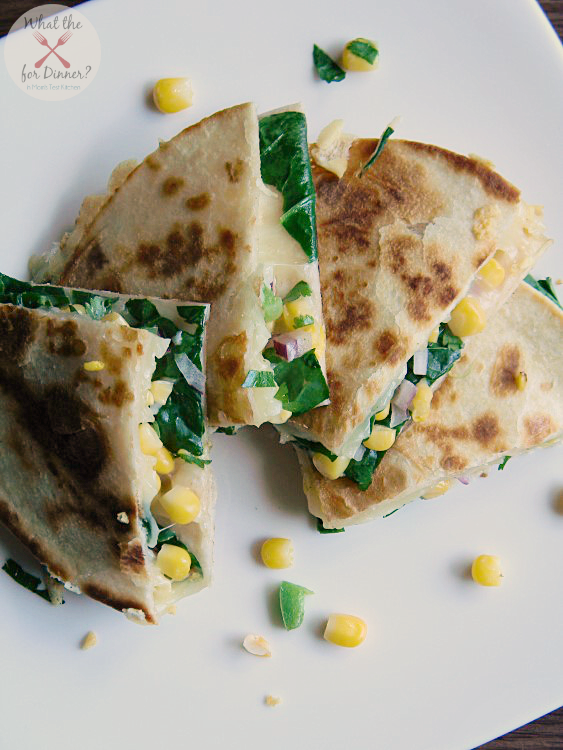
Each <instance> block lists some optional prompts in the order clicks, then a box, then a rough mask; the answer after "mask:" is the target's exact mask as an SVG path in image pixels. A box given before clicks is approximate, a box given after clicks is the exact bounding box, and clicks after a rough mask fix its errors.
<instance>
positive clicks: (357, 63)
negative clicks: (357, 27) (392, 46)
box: [342, 39, 379, 73]
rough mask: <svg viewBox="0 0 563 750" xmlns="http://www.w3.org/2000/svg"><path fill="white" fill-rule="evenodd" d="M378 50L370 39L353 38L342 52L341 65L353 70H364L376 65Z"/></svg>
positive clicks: (371, 68)
mask: <svg viewBox="0 0 563 750" xmlns="http://www.w3.org/2000/svg"><path fill="white" fill-rule="evenodd" d="M378 57H379V56H378V50H377V45H376V44H375V42H372V41H371V40H370V39H354V40H353V41H351V42H348V44H347V45H346V47H344V51H343V53H342V67H343V68H344V69H345V70H350V71H354V72H362V73H363V72H366V71H368V70H373V69H374V68H376V67H377V64H378V62H379V60H378Z"/></svg>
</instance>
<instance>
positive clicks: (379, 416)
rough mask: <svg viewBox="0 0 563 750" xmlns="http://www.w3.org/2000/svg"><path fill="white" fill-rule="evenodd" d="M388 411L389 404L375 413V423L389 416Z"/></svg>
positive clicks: (389, 408)
mask: <svg viewBox="0 0 563 750" xmlns="http://www.w3.org/2000/svg"><path fill="white" fill-rule="evenodd" d="M390 411H391V402H389V403H388V404H387V406H386V407H385V408H384V409H382V410H381V411H378V412H377V414H376V415H375V421H376V422H381V420H382V419H386V418H387V417H388V416H389V412H390Z"/></svg>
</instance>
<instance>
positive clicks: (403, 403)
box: [391, 380, 416, 411]
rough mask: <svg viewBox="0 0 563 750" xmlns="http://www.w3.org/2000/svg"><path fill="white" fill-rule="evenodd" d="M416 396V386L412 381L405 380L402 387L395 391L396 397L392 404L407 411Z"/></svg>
mask: <svg viewBox="0 0 563 750" xmlns="http://www.w3.org/2000/svg"><path fill="white" fill-rule="evenodd" d="M415 395H416V385H415V384H414V383H411V382H410V380H403V382H402V383H401V385H400V386H399V387H398V388H397V390H396V391H395V395H394V396H393V398H392V400H391V404H394V405H395V406H396V407H397V408H398V409H402V410H403V411H406V410H407V409H408V408H409V406H410V405H411V402H412V400H413V398H414V397H415Z"/></svg>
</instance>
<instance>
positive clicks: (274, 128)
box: [32, 104, 328, 427]
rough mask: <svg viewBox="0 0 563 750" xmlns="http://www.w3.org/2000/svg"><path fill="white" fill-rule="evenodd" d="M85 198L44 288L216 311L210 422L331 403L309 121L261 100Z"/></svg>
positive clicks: (225, 114) (185, 136)
mask: <svg viewBox="0 0 563 750" xmlns="http://www.w3.org/2000/svg"><path fill="white" fill-rule="evenodd" d="M133 164H134V163H131V162H126V163H124V164H123V165H121V166H119V167H118V168H117V169H116V171H114V174H113V175H112V177H111V179H110V182H109V185H108V193H107V194H106V195H104V196H94V197H90V198H87V199H86V200H85V202H84V204H83V207H82V209H81V212H80V215H79V217H78V220H77V222H76V226H75V229H74V231H73V232H72V233H71V234H70V235H67V236H65V237H64V238H63V240H62V242H61V247H60V250H58V251H57V249H56V248H55V249H54V250H53V251H52V252H51V253H50V254H48V255H47V257H43V258H42V259H40V260H39V262H37V261H35V262H34V263H33V265H32V273H33V277H34V279H35V280H42V281H44V280H50V281H52V282H55V283H60V284H64V285H70V286H84V287H88V288H90V289H105V290H109V291H115V292H120V293H127V294H152V295H155V296H159V297H174V298H178V299H191V300H195V301H201V302H210V303H211V305H212V315H211V319H210V321H209V326H208V352H209V355H208V360H207V367H208V379H207V393H208V411H209V419H210V422H211V423H212V424H213V425H214V426H223V427H226V426H230V425H244V424H252V425H260V424H262V423H263V422H267V421H270V422H282V421H284V420H286V419H288V418H289V417H290V416H291V415H292V414H294V415H296V414H302V413H303V412H305V411H308V410H309V409H312V408H313V407H315V406H318V405H319V404H321V403H326V402H327V399H328V386H327V383H326V378H325V374H324V370H325V365H324V362H325V356H324V349H325V335H324V327H323V319H322V305H321V294H320V285H319V272H318V264H317V235H316V223H315V192H314V187H313V181H312V177H311V165H310V162H309V153H308V144H307V125H306V120H305V116H304V114H303V113H302V112H300V111H278V112H274V113H271V114H269V115H265V116H264V117H262V118H261V119H260V120H259V119H258V117H257V115H256V111H255V108H254V106H253V105H252V104H242V105H240V106H237V107H232V108H231V109H227V110H224V111H222V112H218V113H217V114H214V115H212V116H211V117H208V118H207V119H205V120H202V121H201V122H199V123H197V124H196V125H193V126H191V127H189V128H187V129H186V130H183V131H182V132H181V133H179V134H178V135H177V136H176V137H175V138H173V139H172V140H171V141H169V142H167V143H161V144H160V147H159V148H158V149H157V151H155V152H154V153H153V154H151V155H150V156H148V157H147V158H146V159H145V160H144V161H143V162H142V163H141V164H139V165H138V166H133Z"/></svg>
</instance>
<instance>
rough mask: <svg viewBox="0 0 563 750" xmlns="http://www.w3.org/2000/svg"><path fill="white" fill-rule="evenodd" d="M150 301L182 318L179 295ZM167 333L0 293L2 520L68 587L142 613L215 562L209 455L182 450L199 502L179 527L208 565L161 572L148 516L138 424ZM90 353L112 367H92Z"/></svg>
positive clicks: (191, 584)
mask: <svg viewBox="0 0 563 750" xmlns="http://www.w3.org/2000/svg"><path fill="white" fill-rule="evenodd" d="M122 301H124V298H123V299H122ZM153 302H155V303H156V304H157V305H158V308H159V312H161V314H163V315H166V316H167V317H169V318H170V319H172V320H173V321H175V322H177V316H176V304H175V303H173V302H172V301H159V300H153ZM168 344H169V340H168V339H164V338H161V337H160V336H158V335H156V334H154V333H151V332H149V331H147V330H142V329H136V328H132V327H128V326H124V325H120V324H119V323H115V322H104V321H100V320H93V319H92V318H91V317H89V316H87V315H79V314H77V313H73V312H62V311H61V310H59V309H56V308H49V309H44V308H41V309H27V308H24V307H20V306H17V305H14V304H0V413H1V415H2V416H1V418H0V448H1V449H0V521H1V522H2V523H4V524H5V525H6V526H7V527H8V529H10V530H11V531H12V532H13V533H14V534H15V535H16V536H17V537H18V538H19V539H20V540H21V541H22V542H23V543H24V544H25V545H26V546H27V547H28V548H29V549H30V550H31V552H33V554H34V555H35V556H36V557H37V558H38V559H39V561H40V562H41V563H43V564H44V565H45V566H46V567H47V568H48V570H49V572H50V573H51V575H52V576H54V577H55V578H58V579H59V580H61V581H62V582H64V584H65V586H66V587H67V588H70V589H71V590H73V591H76V592H78V593H84V594H86V595H88V596H90V597H92V598H94V599H97V600H98V601H101V602H103V603H104V604H108V605H109V606H111V607H114V608H115V609H117V610H120V611H123V612H124V613H125V614H127V615H128V616H130V617H132V618H133V619H136V620H138V621H141V622H146V623H155V622H157V621H158V618H159V616H160V614H162V613H163V612H165V611H166V609H167V608H168V607H169V606H170V604H171V603H172V602H173V601H175V600H177V599H178V598H180V597H182V596H185V595H187V594H191V593H195V592H196V591H198V590H200V589H201V588H203V587H205V586H207V585H208V584H209V581H210V578H211V566H212V550H213V527H214V504H215V486H214V480H213V474H212V470H211V468H210V467H209V466H207V465H206V466H205V468H204V469H200V468H199V467H197V466H195V465H191V464H186V465H185V467H186V468H185V469H184V467H183V465H182V464H183V463H184V462H183V461H182V460H181V459H176V461H177V462H178V461H179V463H180V466H178V467H177V472H176V474H178V473H180V474H181V473H182V472H187V474H188V475H189V476H182V480H181V483H182V484H186V485H188V486H191V487H192V488H193V489H194V491H196V492H197V494H198V495H199V497H200V500H201V505H202V511H201V513H200V515H199V516H198V518H197V519H196V521H195V522H193V523H192V524H189V525H187V526H181V527H180V526H175V528H174V530H175V531H176V534H177V537H178V538H179V539H181V540H182V541H183V542H184V543H185V544H186V545H187V546H188V548H189V549H190V551H192V552H193V553H194V555H196V557H197V559H198V561H199V562H200V564H201V568H202V571H203V572H202V574H201V575H200V574H196V573H195V572H194V574H193V575H192V574H191V575H190V577H189V578H187V579H186V580H185V581H183V582H180V583H177V584H171V582H170V581H168V580H166V579H165V578H164V576H163V575H162V574H161V573H160V572H159V571H158V569H157V568H156V565H155V563H154V559H155V555H154V553H153V551H152V550H151V549H149V547H148V546H147V541H148V540H147V534H146V531H145V528H144V526H143V524H142V519H143V518H146V506H147V505H150V502H151V500H152V498H153V497H154V494H155V492H156V491H157V490H156V487H155V485H154V479H153V477H154V471H153V469H152V460H151V459H149V458H148V457H147V456H145V455H144V454H143V453H142V452H141V449H140V444H139V423H140V422H145V421H152V419H153V417H152V415H151V413H150V411H149V408H148V407H147V405H146V394H147V389H148V388H149V386H150V383H151V376H152V373H153V372H154V369H155V360H156V358H159V357H161V356H162V355H163V354H164V353H165V352H166V350H167V347H168ZM92 360H98V361H102V362H104V363H105V364H106V366H105V368H104V369H103V370H101V371H98V372H86V371H85V370H84V367H83V365H84V363H85V362H86V361H92ZM207 452H208V449H207V448H206V451H205V455H204V457H206V455H207ZM147 462H148V463H147ZM175 481H178V478H177V477H176V475H175Z"/></svg>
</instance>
